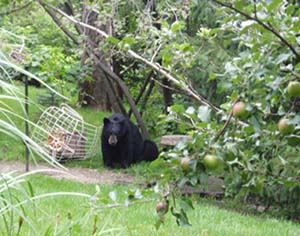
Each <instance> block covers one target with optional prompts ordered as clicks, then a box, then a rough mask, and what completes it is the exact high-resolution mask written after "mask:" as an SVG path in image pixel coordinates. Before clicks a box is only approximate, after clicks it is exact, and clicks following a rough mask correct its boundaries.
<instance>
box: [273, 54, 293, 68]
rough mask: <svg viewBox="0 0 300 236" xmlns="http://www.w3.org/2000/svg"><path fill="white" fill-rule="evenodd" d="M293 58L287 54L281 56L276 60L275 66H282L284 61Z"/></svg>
mask: <svg viewBox="0 0 300 236" xmlns="http://www.w3.org/2000/svg"><path fill="white" fill-rule="evenodd" d="M290 56H291V54H290V53H285V54H280V55H279V56H278V57H277V58H276V59H275V61H274V62H275V64H277V65H278V64H280V63H282V62H284V61H286V60H287V59H289V57H290Z"/></svg>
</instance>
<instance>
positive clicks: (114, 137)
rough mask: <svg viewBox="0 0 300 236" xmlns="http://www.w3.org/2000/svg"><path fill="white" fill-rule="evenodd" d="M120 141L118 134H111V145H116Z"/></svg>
mask: <svg viewBox="0 0 300 236" xmlns="http://www.w3.org/2000/svg"><path fill="white" fill-rule="evenodd" d="M117 143H118V138H117V136H116V135H114V134H111V135H109V138H108V144H109V145H111V146H116V145H117Z"/></svg>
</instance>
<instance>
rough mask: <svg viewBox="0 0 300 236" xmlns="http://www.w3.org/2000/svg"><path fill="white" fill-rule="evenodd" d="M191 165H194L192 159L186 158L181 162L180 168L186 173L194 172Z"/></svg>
mask: <svg viewBox="0 0 300 236" xmlns="http://www.w3.org/2000/svg"><path fill="white" fill-rule="evenodd" d="M191 164H192V158H190V157H184V158H182V159H181V161H180V166H181V168H182V169H183V170H185V171H190V170H192V167H191Z"/></svg>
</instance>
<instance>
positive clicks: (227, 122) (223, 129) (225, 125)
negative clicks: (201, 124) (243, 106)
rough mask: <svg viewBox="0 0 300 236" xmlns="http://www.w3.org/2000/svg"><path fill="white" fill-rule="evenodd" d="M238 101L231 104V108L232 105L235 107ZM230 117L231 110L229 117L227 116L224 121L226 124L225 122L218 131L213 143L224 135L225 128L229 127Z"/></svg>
mask: <svg viewBox="0 0 300 236" xmlns="http://www.w3.org/2000/svg"><path fill="white" fill-rule="evenodd" d="M238 101H239V100H236V101H235V102H234V103H233V106H232V107H234V105H235V104H236V103H237V102H238ZM232 116H233V109H232V110H231V112H230V114H229V116H228V118H227V120H226V122H225V124H224V126H223V128H222V129H221V130H220V131H219V133H218V134H217V135H216V137H215V138H214V141H215V142H216V141H217V140H218V139H219V138H220V137H221V136H222V135H223V134H224V132H225V130H226V129H227V127H228V125H229V123H230V120H231V118H232Z"/></svg>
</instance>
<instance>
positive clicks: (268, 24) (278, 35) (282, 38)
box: [212, 0, 300, 61]
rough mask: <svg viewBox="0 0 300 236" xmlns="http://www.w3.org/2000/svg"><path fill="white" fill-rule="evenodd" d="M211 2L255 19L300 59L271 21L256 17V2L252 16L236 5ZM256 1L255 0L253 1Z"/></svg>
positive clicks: (247, 17) (216, 1) (215, 0)
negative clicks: (266, 21) (267, 21)
mask: <svg viewBox="0 0 300 236" xmlns="http://www.w3.org/2000/svg"><path fill="white" fill-rule="evenodd" d="M212 1H213V2H215V3H217V4H218V5H221V6H223V7H225V8H228V9H230V10H233V11H235V12H237V13H239V14H240V15H242V16H244V17H245V18H246V19H248V20H253V21H255V22H256V23H258V24H259V25H261V26H262V27H263V28H265V29H266V30H268V31H270V32H271V33H272V34H274V35H275V36H276V37H277V38H278V39H279V40H280V41H281V42H282V43H283V44H284V45H286V46H287V47H288V48H289V49H290V50H291V51H292V52H293V54H294V55H295V57H296V59H297V61H300V53H298V51H297V50H296V48H295V47H294V46H293V45H292V44H291V43H289V42H288V41H287V40H286V39H285V38H284V37H283V36H282V35H281V34H280V33H279V32H278V30H277V29H275V28H274V27H273V26H272V25H271V23H265V22H263V21H262V20H260V19H259V18H258V17H257V14H256V4H255V11H254V16H251V15H249V14H247V13H245V12H243V11H241V10H239V9H237V8H236V7H234V6H233V5H232V4H227V3H224V2H221V1H219V0H212ZM255 3H256V1H255Z"/></svg>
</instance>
